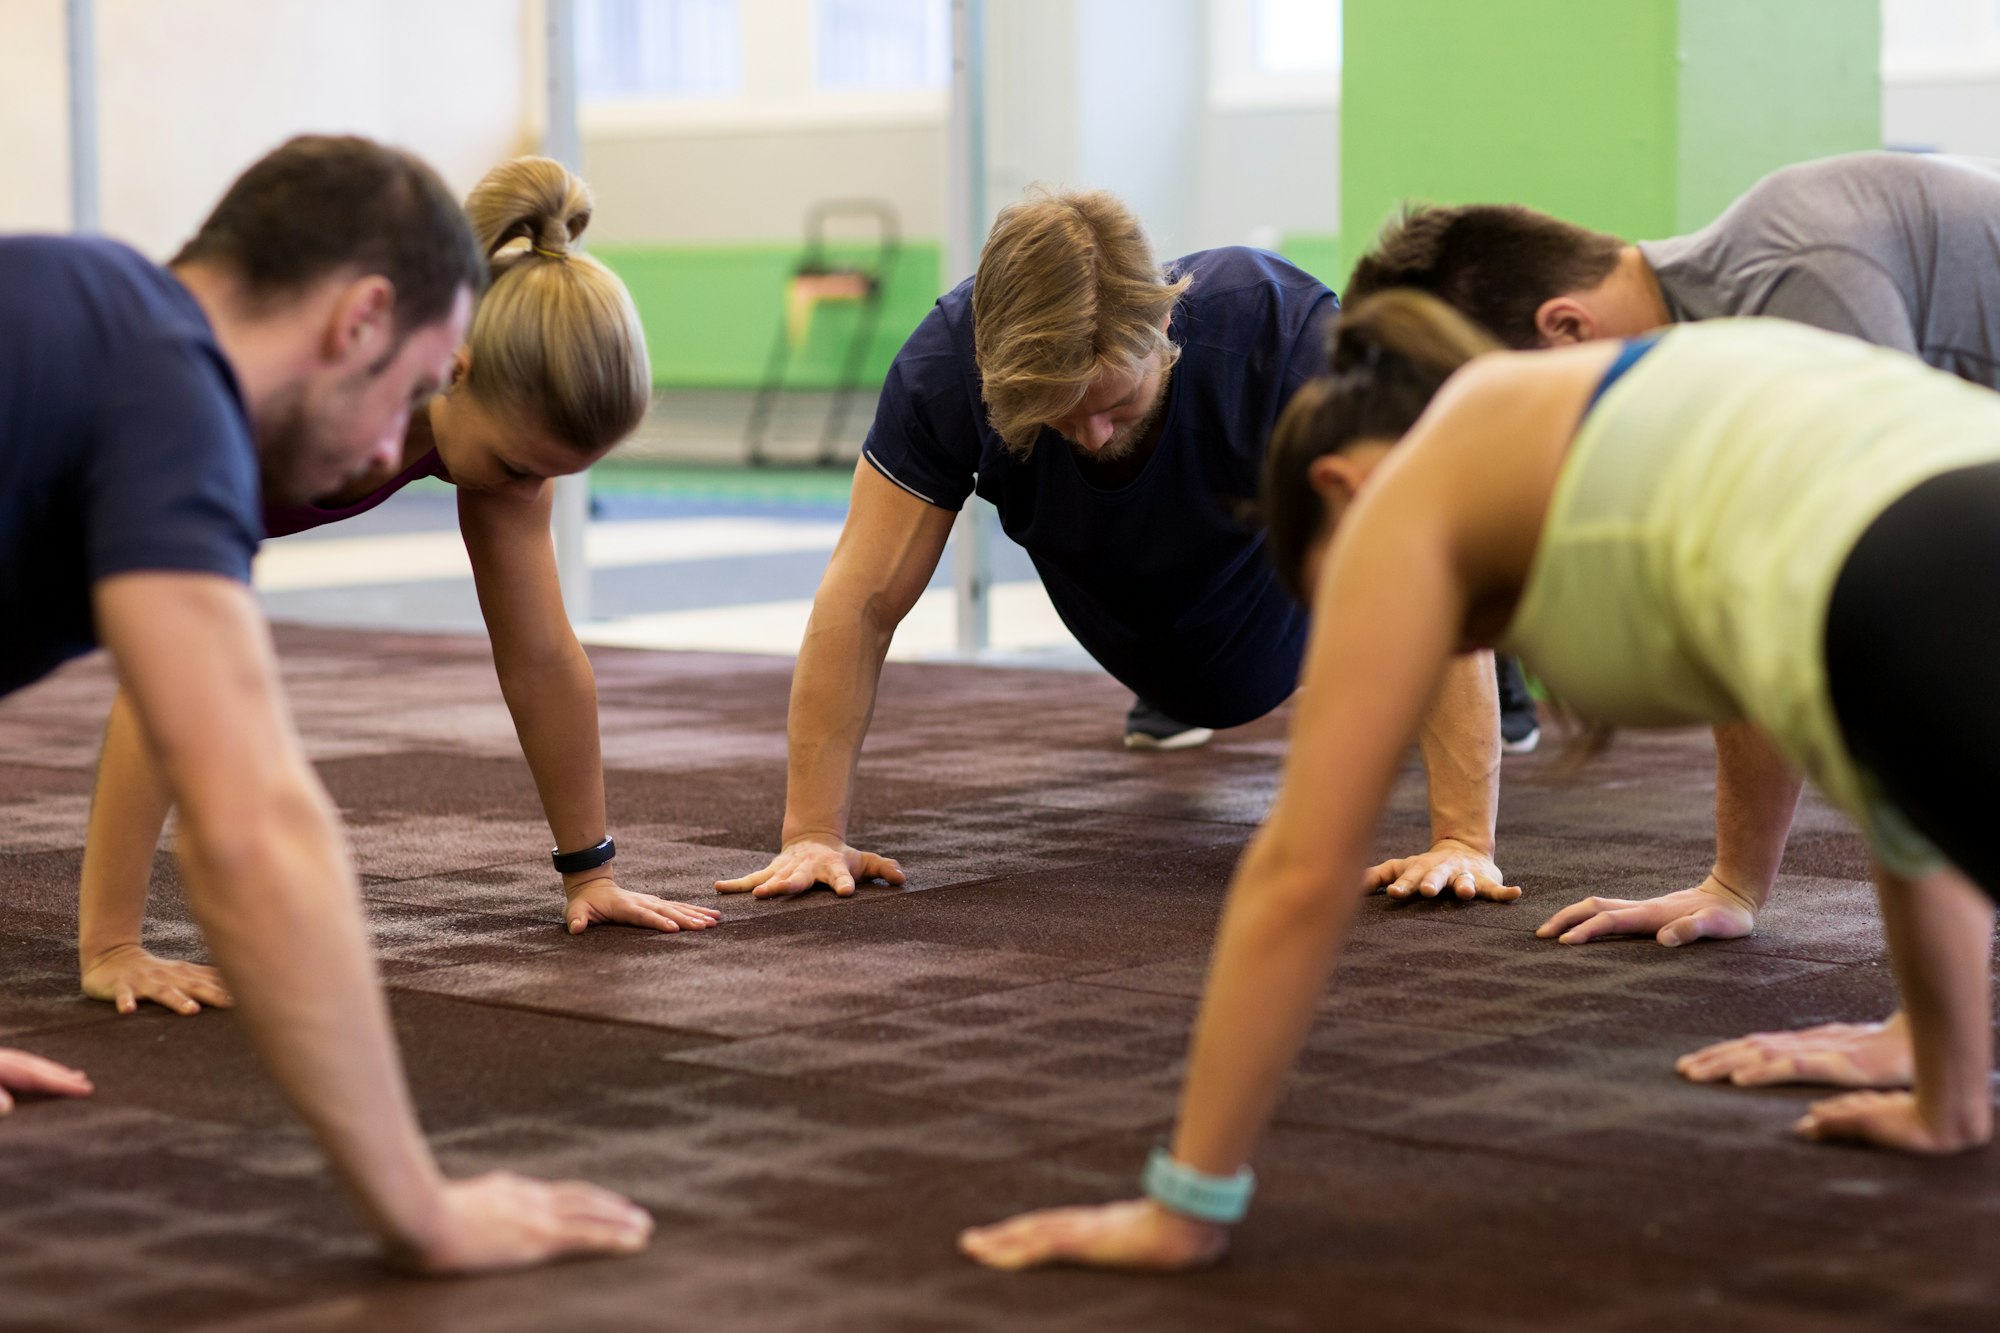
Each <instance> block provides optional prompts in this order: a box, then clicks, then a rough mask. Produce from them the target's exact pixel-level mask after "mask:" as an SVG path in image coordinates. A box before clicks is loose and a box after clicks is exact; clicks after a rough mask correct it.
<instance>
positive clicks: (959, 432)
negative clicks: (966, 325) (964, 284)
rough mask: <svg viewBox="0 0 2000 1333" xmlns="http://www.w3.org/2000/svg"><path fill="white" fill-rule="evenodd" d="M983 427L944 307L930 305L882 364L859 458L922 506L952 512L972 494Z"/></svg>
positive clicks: (981, 416)
mask: <svg viewBox="0 0 2000 1333" xmlns="http://www.w3.org/2000/svg"><path fill="white" fill-rule="evenodd" d="M983 430H984V424H983V414H981V413H976V412H975V407H974V398H973V393H972V389H971V387H970V385H968V384H967V382H966V372H965V361H964V358H963V357H961V356H960V354H959V352H958V349H957V348H956V347H954V345H953V342H952V330H951V325H950V322H949V321H948V320H947V319H946V318H945V312H944V307H943V306H942V305H938V306H933V307H931V312H930V314H928V315H926V316H925V317H924V321H923V323H921V324H919V325H917V330H916V332H915V333H912V334H911V335H910V340H909V341H908V342H906V343H904V344H903V348H902V350H901V351H899V352H897V353H896V359H895V360H894V361H893V362H891V363H890V365H889V374H888V377H887V378H886V379H885V380H884V382H883V384H882V397H881V400H880V402H879V403H878V404H877V405H876V408H875V424H874V425H872V426H870V427H869V428H868V439H867V441H866V442H865V443H864V444H863V445H862V456H863V457H865V458H866V459H867V460H868V463H869V466H871V467H873V468H874V469H875V470H876V471H877V472H879V473H881V474H882V475H883V476H884V477H886V478H888V479H889V480H890V481H892V482H894V483H895V484H896V485H898V486H900V487H902V488H903V489H904V490H906V491H908V492H909V493H910V494H912V495H914V496H916V497H917V498H918V499H919V500H922V501H923V502H924V503H926V504H932V505H936V506H937V507H938V508H939V509H951V510H956V509H958V508H960V507H961V506H962V505H964V504H965V499H966V497H967V496H969V495H971V494H972V487H973V483H974V480H975V479H976V476H977V474H978V471H979V450H980V441H981V436H982V432H983Z"/></svg>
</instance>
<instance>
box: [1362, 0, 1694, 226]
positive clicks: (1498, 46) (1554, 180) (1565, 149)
mask: <svg viewBox="0 0 2000 1333" xmlns="http://www.w3.org/2000/svg"><path fill="white" fill-rule="evenodd" d="M1342 12H1343V15H1344V23H1345V33H1344V36H1343V42H1344V56H1343V68H1342V71H1341V116H1340V178H1341V198H1340V234H1341V236H1342V237H1343V238H1344V239H1346V240H1347V241H1348V242H1349V246H1348V253H1349V258H1350V259H1352V258H1354V257H1357V256H1358V255H1359V254H1360V253H1361V251H1362V250H1363V249H1365V248H1366V247H1367V246H1368V245H1369V244H1371V243H1372V241H1373V238H1374V236H1375V233H1376V232H1377V231H1379V230H1380V229H1381V226H1382V223H1383V222H1384V221H1386V220H1387V219H1388V218H1389V217H1390V216H1391V215H1393V214H1394V212H1395V210H1396V209H1397V207H1398V206H1399V205H1400V204H1401V203H1402V201H1403V200H1405V199H1420V200H1426V201H1429V202H1434V203H1472V202H1476V201H1480V200H1511V201H1515V202H1519V203H1524V204H1530V205H1532V206H1534V207H1536V208H1540V209H1544V210H1546V211H1548V212H1551V213H1555V214H1557V215H1559V216H1563V217H1568V218H1571V219H1573V220H1574V221H1577V222H1581V223H1584V224H1585V225H1587V226H1593V227H1599V228H1602V229H1604V230H1607V231H1612V232H1616V233H1618V234H1620V235H1625V236H1634V235H1637V236H1658V235H1663V234H1665V233H1666V232H1668V231H1670V230H1671V229H1672V223H1673V218H1674V202H1673V201H1674V142H1673V138H1672V137H1671V135H1670V133H1669V128H1670V122H1671V120H1672V117H1673V108H1674V99H1675V90H1676V79H1675V62H1674V19H1673V11H1672V7H1671V5H1669V4H1667V3H1662V2H1661V0H1505V2H1504V3H1497V2H1496V0H1347V3H1346V5H1345V6H1344V8H1343V11H1342Z"/></svg>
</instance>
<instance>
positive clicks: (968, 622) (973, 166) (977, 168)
mask: <svg viewBox="0 0 2000 1333" xmlns="http://www.w3.org/2000/svg"><path fill="white" fill-rule="evenodd" d="M946 158H947V164H948V165H947V173H948V175H949V181H948V184H947V188H946V214H947V224H946V226H947V230H948V232H949V235H948V236H947V238H946V246H947V248H946V252H945V254H946V260H945V262H946V264H947V266H948V267H949V270H950V272H949V274H948V275H947V284H946V285H947V286H956V285H957V284H958V283H960V282H962V281H964V280H965V279H966V278H968V277H970V276H971V275H972V271H973V269H974V268H975V267H976V266H977V265H978V262H979V245H980V240H981V236H982V233H983V232H984V230H985V225H986V5H985V0H952V4H951V139H950V144H949V147H948V150H947V153H946ZM991 530H992V525H991V523H989V522H988V521H987V518H986V514H985V502H984V501H982V500H981V499H980V498H979V497H978V496H976V495H974V496H969V497H967V499H966V501H965V507H964V508H963V509H961V510H959V511H958V519H957V521H956V522H955V523H953V524H952V559H951V572H952V589H953V592H954V594H955V601H956V604H957V645H958V651H959V653H960V654H961V655H963V656H967V657H970V656H973V655H976V654H978V653H980V652H982V651H984V650H985V648H986V646H987V644H988V643H989V642H990V640H991V634H990V631H991V624H992V614H991V613H992V608H991V605H990V601H989V598H988V590H989V589H990V588H991V586H992V582H993V559H992V552H991V550H990V549H989V545H988V543H989V537H988V533H989V532H990V531H991Z"/></svg>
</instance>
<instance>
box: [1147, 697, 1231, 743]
mask: <svg viewBox="0 0 2000 1333" xmlns="http://www.w3.org/2000/svg"><path fill="white" fill-rule="evenodd" d="M1214 734H1215V732H1214V731H1212V730H1211V729H1209V728H1208V727H1191V726H1189V725H1188V724H1187V723H1185V722H1176V721H1175V720H1174V719H1173V718H1170V717H1168V716H1167V715H1166V714H1165V713H1162V712H1161V711H1160V710H1159V709H1157V708H1155V707H1153V706H1152V705H1151V704H1149V703H1147V702H1146V701H1145V700H1144V699H1134V700H1133V701H1132V711H1131V712H1129V713H1127V714H1126V715H1125V748H1126V749H1128V750H1192V749H1193V748H1194V747H1195V746H1197V745H1206V744H1208V738H1209V737H1211V736H1213V735H1214Z"/></svg>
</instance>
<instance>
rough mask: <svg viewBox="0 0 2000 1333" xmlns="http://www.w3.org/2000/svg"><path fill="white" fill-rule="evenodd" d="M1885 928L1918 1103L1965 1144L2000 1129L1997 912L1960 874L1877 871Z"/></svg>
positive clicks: (1941, 1127) (1935, 1124)
mask: <svg viewBox="0 0 2000 1333" xmlns="http://www.w3.org/2000/svg"><path fill="white" fill-rule="evenodd" d="M1876 883H1877V885H1878V887H1879V891H1880V897H1881V901H1882V925H1883V930H1884V933H1886V934H1887V936H1888V939H1889V957H1890V961H1891V962H1892V964H1893V965H1894V967H1895V970H1896V986H1897V989H1898V990H1899V991H1900V992H1901V993H1902V997H1903V1007H1904V1010H1905V1012H1906V1013H1907V1015H1908V1019H1909V1026H1910V1036H1911V1041H1912V1045H1913V1048H1914V1051H1915V1055H1916V1065H1917V1102H1918V1105H1919V1107H1920V1108H1921V1109H1922V1110H1923V1112H1924V1114H1925V1116H1926V1118H1927V1119H1929V1120H1930V1121H1931V1123H1932V1126H1933V1128H1935V1129H1936V1130H1938V1131H1939V1132H1940V1133H1942V1134H1944V1135H1946V1136H1947V1137H1949V1138H1952V1139H1955V1140H1957V1141H1958V1142H1959V1143H1962V1144H1970V1143H1978V1142H1982V1141H1984V1139H1985V1138H1986V1137H1987V1135H1988V1134H1989V1133H1991V1131H1992V1123H1993V1104H1992V1095H1993V1094H1992V1090H1991V1080H1992V1074H1993V1017H1992V1015H1993V1007H1992V967H1991V955H1992V943H1993V904H1992V902H1991V900H1989V899H1988V898H1986V897H1985V896H1984V895H1983V894H1981V893H1980V892H1979V890H1978V889H1976V888H1974V887H1973V886H1972V884H1971V883H1970V882H1969V881H1967V880H1966V879H1965V878H1964V877H1962V876H1960V875H1958V874H1957V873H1956V872H1953V871H1944V872H1941V873H1939V874H1935V875H1929V876H1926V877H1925V878H1923V879H1921V880H1916V881H1914V882H1913V881H1908V880H1902V879H1898V878H1895V877H1893V876H1889V875H1886V874H1885V873H1884V872H1882V871H1880V870H1877V872H1876Z"/></svg>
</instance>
